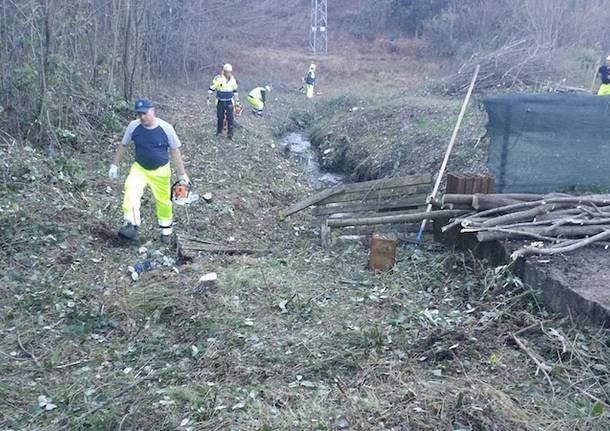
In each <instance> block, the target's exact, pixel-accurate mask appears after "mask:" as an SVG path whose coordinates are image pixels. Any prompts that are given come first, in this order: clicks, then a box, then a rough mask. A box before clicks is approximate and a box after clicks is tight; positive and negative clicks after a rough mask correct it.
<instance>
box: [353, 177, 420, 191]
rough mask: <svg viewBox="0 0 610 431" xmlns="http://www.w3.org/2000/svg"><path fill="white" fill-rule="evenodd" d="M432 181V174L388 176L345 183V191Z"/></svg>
mask: <svg viewBox="0 0 610 431" xmlns="http://www.w3.org/2000/svg"><path fill="white" fill-rule="evenodd" d="M430 183H432V175H430V174H418V175H408V176H403V177H388V178H381V179H378V180H370V181H363V182H359V183H351V184H343V192H345V193H351V192H370V191H373V190H382V189H391V188H394V187H401V186H417V185H421V184H425V185H430Z"/></svg>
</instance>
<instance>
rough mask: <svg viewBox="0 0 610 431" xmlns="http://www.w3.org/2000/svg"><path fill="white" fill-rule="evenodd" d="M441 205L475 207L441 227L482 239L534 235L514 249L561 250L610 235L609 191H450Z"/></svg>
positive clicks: (521, 253) (520, 252)
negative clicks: (571, 192)
mask: <svg viewBox="0 0 610 431" xmlns="http://www.w3.org/2000/svg"><path fill="white" fill-rule="evenodd" d="M437 205H439V206H441V207H442V208H447V209H454V210H455V209H461V210H470V211H469V212H468V213H467V214H465V215H463V216H458V217H456V218H454V219H452V221H451V222H450V223H449V224H448V225H446V226H444V227H443V228H442V230H443V231H447V230H449V229H451V228H453V227H457V226H460V227H461V231H462V232H471V233H475V234H476V235H477V239H478V240H479V241H481V242H485V241H492V240H506V239H533V240H535V242H534V243H532V244H531V245H529V246H525V247H523V248H520V249H518V250H517V251H515V252H514V253H513V254H512V258H513V259H516V258H518V257H520V256H526V255H530V254H547V255H552V254H559V253H566V252H569V251H573V250H576V249H579V248H581V247H584V246H587V245H590V244H594V243H597V244H601V245H603V246H604V247H608V244H606V243H604V241H605V240H607V239H608V238H610V194H602V195H588V196H572V195H567V194H548V195H538V194H471V195H466V194H446V195H444V196H443V198H442V201H441V202H437Z"/></svg>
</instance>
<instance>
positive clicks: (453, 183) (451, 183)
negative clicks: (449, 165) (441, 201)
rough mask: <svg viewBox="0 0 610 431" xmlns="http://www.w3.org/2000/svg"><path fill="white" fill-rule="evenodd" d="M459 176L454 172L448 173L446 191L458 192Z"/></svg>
mask: <svg viewBox="0 0 610 431" xmlns="http://www.w3.org/2000/svg"><path fill="white" fill-rule="evenodd" d="M457 184H458V178H457V175H456V174H454V173H453V172H451V173H448V174H447V187H446V188H445V193H452V194H453V193H457Z"/></svg>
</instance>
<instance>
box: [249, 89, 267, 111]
mask: <svg viewBox="0 0 610 431" xmlns="http://www.w3.org/2000/svg"><path fill="white" fill-rule="evenodd" d="M269 93H271V86H270V85H265V86H264V87H256V88H255V89H253V90H252V91H250V93H248V97H246V100H247V101H248V103H249V104H250V105H252V112H253V113H254V114H256V115H263V109H265V103H266V101H267V97H268V95H269Z"/></svg>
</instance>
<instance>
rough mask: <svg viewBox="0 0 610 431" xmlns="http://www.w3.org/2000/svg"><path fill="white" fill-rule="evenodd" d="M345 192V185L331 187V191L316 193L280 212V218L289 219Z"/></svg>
mask: <svg viewBox="0 0 610 431" xmlns="http://www.w3.org/2000/svg"><path fill="white" fill-rule="evenodd" d="M342 192H343V185H339V186H335V187H331V188H329V189H326V190H323V191H321V192H320V193H316V194H315V195H312V196H309V197H308V198H306V199H303V200H301V201H299V202H296V203H294V204H292V205H290V206H289V207H286V208H284V209H283V210H281V211H280V214H279V216H280V218H281V219H283V218H284V217H288V216H289V215H292V214H294V213H297V212H299V211H301V210H303V209H305V208H307V207H309V206H311V205H315V204H317V203H318V202H320V201H322V200H324V199H326V198H328V197H331V196H334V195H338V194H340V193H342Z"/></svg>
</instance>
